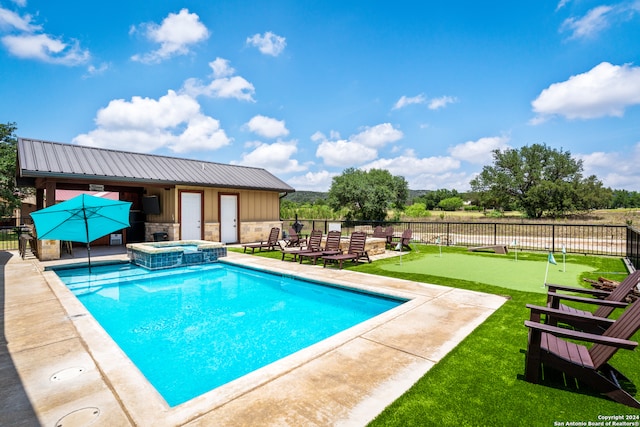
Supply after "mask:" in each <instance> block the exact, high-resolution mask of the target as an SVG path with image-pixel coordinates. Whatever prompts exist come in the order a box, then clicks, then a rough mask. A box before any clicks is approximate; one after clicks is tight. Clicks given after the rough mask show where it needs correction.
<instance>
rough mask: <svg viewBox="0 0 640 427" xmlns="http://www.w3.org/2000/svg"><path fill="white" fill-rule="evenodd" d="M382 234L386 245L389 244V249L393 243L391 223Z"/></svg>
mask: <svg viewBox="0 0 640 427" xmlns="http://www.w3.org/2000/svg"><path fill="white" fill-rule="evenodd" d="M384 235H385V237H386V238H387V246H389V249H391V248H392V245H393V226H392V225H390V226H388V227H387V228H385V229H384Z"/></svg>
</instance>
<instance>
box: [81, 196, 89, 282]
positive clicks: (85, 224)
mask: <svg viewBox="0 0 640 427" xmlns="http://www.w3.org/2000/svg"><path fill="white" fill-rule="evenodd" d="M82 215H83V216H84V230H85V232H86V233H87V257H88V258H89V274H91V242H89V221H87V209H86V208H85V207H84V199H82Z"/></svg>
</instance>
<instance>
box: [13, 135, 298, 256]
mask: <svg viewBox="0 0 640 427" xmlns="http://www.w3.org/2000/svg"><path fill="white" fill-rule="evenodd" d="M17 152H18V159H17V168H16V169H17V170H16V175H17V177H16V178H17V181H18V184H19V185H20V186H29V187H34V188H35V190H36V209H42V208H44V207H46V206H51V205H53V204H55V203H56V201H58V200H57V198H59V196H58V197H57V196H56V195H57V194H58V195H59V194H60V193H61V191H67V192H69V191H81V192H86V193H90V194H94V195H95V194H101V193H117V194H118V198H119V199H120V200H125V201H129V202H131V203H132V206H131V213H130V224H131V226H130V227H129V228H127V229H124V230H122V231H121V232H118V233H113V234H111V235H108V236H105V237H104V238H102V239H99V240H98V241H96V242H93V245H101V244H102V245H114V244H116V245H117V244H126V243H137V242H144V241H153V240H207V241H216V242H222V243H245V242H251V241H257V240H261V239H264V238H266V236H267V235H268V234H269V231H270V229H271V228H272V227H279V228H281V229H282V221H281V220H280V198H281V197H283V196H285V195H286V194H288V193H291V192H294V191H295V189H294V188H292V187H291V186H289V185H288V184H286V183H285V182H283V181H282V180H280V179H279V178H277V177H276V176H275V175H273V174H271V173H270V172H268V171H267V170H265V169H261V168H254V167H247V166H238V165H228V164H221V163H215V162H206V161H202V160H193V159H183V158H177V157H167V156H158V155H150V154H141V153H132V152H125V151H116V150H109V149H102V148H94V147H84V146H80V145H73V144H64V143H57V142H49V141H41V140H35V139H27V138H19V139H18V150H17ZM37 244H38V251H37V252H38V256H39V258H40V259H41V260H53V259H58V258H59V257H60V244H59V243H58V241H47V240H41V241H38V243H37Z"/></svg>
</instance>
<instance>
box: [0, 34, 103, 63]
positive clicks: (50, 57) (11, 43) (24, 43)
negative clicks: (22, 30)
mask: <svg viewBox="0 0 640 427" xmlns="http://www.w3.org/2000/svg"><path fill="white" fill-rule="evenodd" d="M2 43H3V44H4V45H5V47H6V48H7V49H8V50H9V52H10V53H11V54H13V55H15V56H17V57H18V58H24V59H37V60H40V61H43V62H48V63H51V64H60V65H70V66H73V65H79V64H84V63H86V62H87V61H88V60H89V58H90V55H89V51H87V50H82V49H81V48H80V45H79V44H78V42H73V43H72V44H67V43H64V42H63V41H61V40H58V39H55V38H52V37H51V36H49V35H47V34H21V35H17V36H13V35H10V36H4V37H3V38H2Z"/></svg>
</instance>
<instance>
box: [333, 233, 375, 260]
mask: <svg viewBox="0 0 640 427" xmlns="http://www.w3.org/2000/svg"><path fill="white" fill-rule="evenodd" d="M366 241H367V234H366V233H364V232H362V231H354V232H353V233H351V239H350V240H349V249H348V250H347V253H344V254H337V255H327V256H323V257H322V259H324V267H326V266H327V262H336V263H338V264H339V266H340V267H339V268H340V269H342V265H343V263H344V261H347V260H351V261H353V262H358V261H359V260H360V259H366V260H367V262H371V260H370V259H369V254H368V253H367V251H366V250H365V248H364V247H365V243H366Z"/></svg>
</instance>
